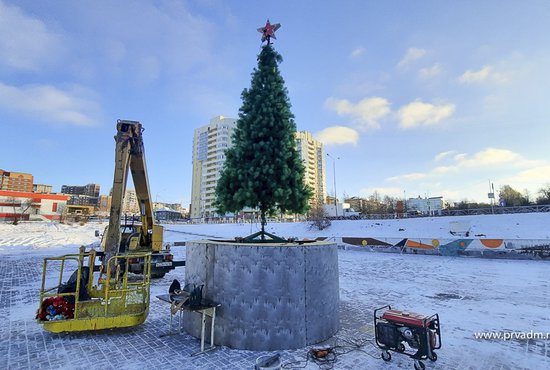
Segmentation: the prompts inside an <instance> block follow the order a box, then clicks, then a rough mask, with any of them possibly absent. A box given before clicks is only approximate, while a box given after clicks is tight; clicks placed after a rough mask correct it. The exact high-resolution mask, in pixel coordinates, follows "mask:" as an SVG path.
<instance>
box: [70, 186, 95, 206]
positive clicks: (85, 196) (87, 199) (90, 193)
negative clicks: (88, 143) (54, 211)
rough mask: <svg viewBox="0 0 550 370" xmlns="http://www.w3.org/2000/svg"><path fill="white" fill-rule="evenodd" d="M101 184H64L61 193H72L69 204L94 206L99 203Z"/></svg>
mask: <svg viewBox="0 0 550 370" xmlns="http://www.w3.org/2000/svg"><path fill="white" fill-rule="evenodd" d="M99 189H100V186H99V184H87V185H82V186H81V185H62V186H61V193H62V194H70V195H72V196H71V199H69V201H68V202H67V204H68V205H80V206H94V207H97V206H98V203H99Z"/></svg>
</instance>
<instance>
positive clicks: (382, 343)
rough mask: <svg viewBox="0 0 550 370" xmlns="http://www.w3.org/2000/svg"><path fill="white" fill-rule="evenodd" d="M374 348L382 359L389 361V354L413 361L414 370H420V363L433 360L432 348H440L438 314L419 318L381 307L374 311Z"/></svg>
mask: <svg viewBox="0 0 550 370" xmlns="http://www.w3.org/2000/svg"><path fill="white" fill-rule="evenodd" d="M374 334H375V341H376V345H377V346H378V347H380V349H382V350H383V351H382V359H383V360H384V361H390V360H391V354H390V351H394V352H399V353H402V354H404V355H407V356H409V357H411V358H413V359H414V368H415V369H416V370H423V369H425V368H426V365H424V363H423V362H422V361H421V360H425V359H429V360H431V361H437V354H436V353H435V352H434V349H439V348H441V331H440V326H439V315H438V314H434V315H432V316H425V315H419V314H417V313H413V312H405V311H399V310H394V309H392V308H391V306H389V305H388V306H384V307H380V308H378V309H376V310H374Z"/></svg>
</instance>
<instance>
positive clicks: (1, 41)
mask: <svg viewBox="0 0 550 370" xmlns="http://www.w3.org/2000/svg"><path fill="white" fill-rule="evenodd" d="M62 51H63V43H62V40H61V38H60V37H59V36H58V35H56V34H55V33H52V32H51V31H49V30H48V29H47V27H46V25H45V24H44V23H43V22H42V21H40V20H38V19H35V18H31V17H29V16H27V15H25V14H23V12H22V11H21V10H20V9H19V8H17V7H15V6H9V5H6V4H4V3H3V2H2V1H0V65H5V66H8V67H10V68H14V69H18V70H31V71H35V70H39V69H40V68H41V67H42V66H43V65H44V64H47V63H49V62H51V61H53V60H54V59H55V58H57V57H58V55H59V54H60V53H61V52H62Z"/></svg>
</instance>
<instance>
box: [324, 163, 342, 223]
mask: <svg viewBox="0 0 550 370" xmlns="http://www.w3.org/2000/svg"><path fill="white" fill-rule="evenodd" d="M327 156H328V157H329V158H330V159H332V173H333V177H334V209H335V212H336V217H338V204H337V201H336V194H338V193H337V192H336V159H340V157H336V159H335V158H334V157H333V156H331V155H330V154H329V153H327ZM342 216H343V215H342Z"/></svg>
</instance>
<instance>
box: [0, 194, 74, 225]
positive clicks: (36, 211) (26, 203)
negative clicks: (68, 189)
mask: <svg viewBox="0 0 550 370" xmlns="http://www.w3.org/2000/svg"><path fill="white" fill-rule="evenodd" d="M69 198H70V196H68V195H57V194H37V193H30V192H23V191H6V190H0V221H1V220H14V219H15V218H18V219H19V220H29V219H30V218H38V219H39V218H47V219H49V220H59V219H61V216H62V215H63V211H64V209H65V206H66V205H67V200H69ZM33 216H34V217H33Z"/></svg>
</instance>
